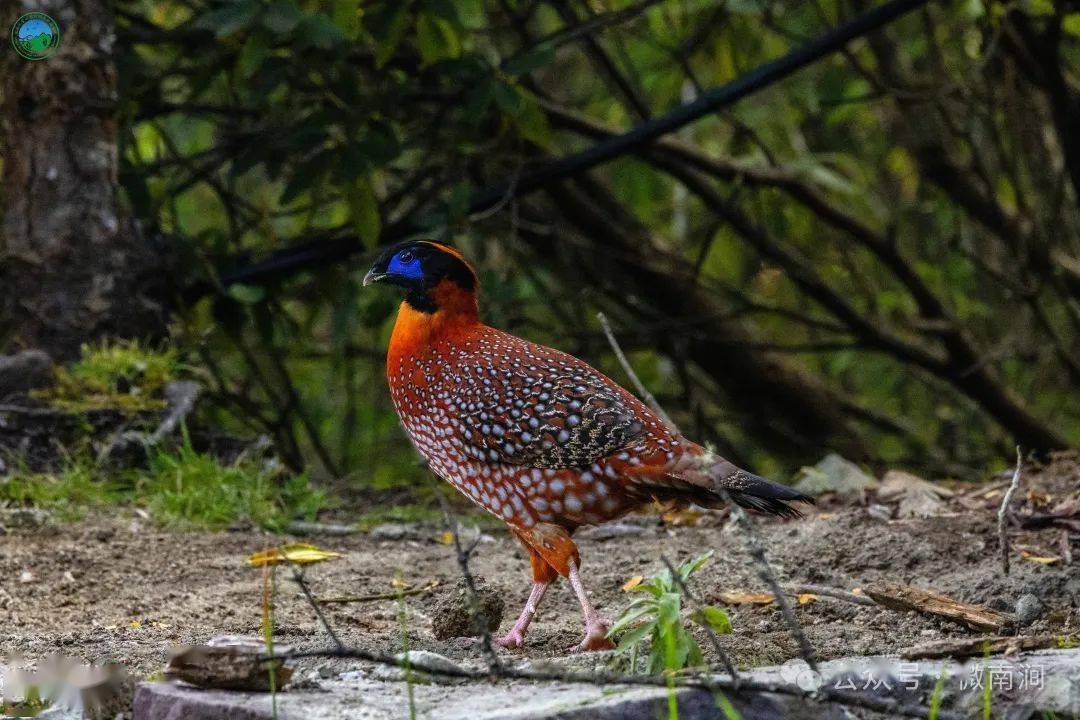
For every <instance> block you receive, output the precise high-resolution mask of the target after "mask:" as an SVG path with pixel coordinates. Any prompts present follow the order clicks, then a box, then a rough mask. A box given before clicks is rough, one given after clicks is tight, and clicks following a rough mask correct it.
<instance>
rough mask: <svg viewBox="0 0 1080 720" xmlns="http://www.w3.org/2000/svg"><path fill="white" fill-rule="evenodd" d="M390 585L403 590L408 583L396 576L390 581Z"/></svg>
mask: <svg viewBox="0 0 1080 720" xmlns="http://www.w3.org/2000/svg"><path fill="white" fill-rule="evenodd" d="M390 586H391V587H394V588H397V589H398V590H404V589H405V588H407V587H409V583H407V582H405V581H404V580H402V579H401V578H399V577H396V578H394V579H393V580H391V581H390Z"/></svg>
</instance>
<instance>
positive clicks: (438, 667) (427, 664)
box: [394, 650, 461, 672]
mask: <svg viewBox="0 0 1080 720" xmlns="http://www.w3.org/2000/svg"><path fill="white" fill-rule="evenodd" d="M394 659H395V660H397V661H398V662H404V661H405V660H408V661H409V665H410V667H412V668H414V669H417V670H432V671H441V672H460V671H461V666H460V665H458V664H457V663H456V662H454V661H453V660H451V659H450V658H448V657H446V656H444V655H440V654H439V653H434V652H429V651H427V650H409V651H408V652H403V653H398V654H397V655H395V656H394Z"/></svg>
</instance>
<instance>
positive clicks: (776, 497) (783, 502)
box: [719, 469, 814, 518]
mask: <svg viewBox="0 0 1080 720" xmlns="http://www.w3.org/2000/svg"><path fill="white" fill-rule="evenodd" d="M719 484H720V487H721V488H722V489H723V490H724V491H727V494H728V495H730V496H731V499H732V500H734V501H735V502H736V503H737V504H738V505H740V506H742V507H744V508H747V509H750V510H757V511H758V512H763V513H768V514H770V515H779V516H780V517H785V518H797V517H802V512H801V511H800V510H799V509H798V508H796V507H792V506H791V505H788V503H790V502H804V503H810V504H811V505H812V504H813V503H814V498H812V497H810V496H809V495H804V494H802V493H801V492H799V491H798V490H793V489H792V488H789V487H788V486H787V485H781V484H780V483H775V482H773V481H772V480H766V479H765V478H763V477H759V476H757V475H754V474H753V473H748V472H746V471H745V470H739V469H736V470H735V472H733V473H731V474H730V475H728V476H726V477H723V478H721V480H720V483H719Z"/></svg>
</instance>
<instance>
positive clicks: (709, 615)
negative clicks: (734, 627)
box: [690, 605, 731, 635]
mask: <svg viewBox="0 0 1080 720" xmlns="http://www.w3.org/2000/svg"><path fill="white" fill-rule="evenodd" d="M690 617H691V619H692V620H694V622H696V623H698V624H699V625H704V626H706V627H708V628H710V629H711V630H712V631H713V632H714V633H716V634H717V635H727V634H728V633H730V632H731V619H730V618H729V617H728V615H727V613H726V612H724V611H723V610H721V609H720V608H718V607H714V606H712V605H706V606H705V607H703V608H701V610H699V611H698V612H695V613H694V614H693V615H691V616H690Z"/></svg>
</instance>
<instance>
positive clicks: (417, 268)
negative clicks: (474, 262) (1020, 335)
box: [364, 240, 812, 650]
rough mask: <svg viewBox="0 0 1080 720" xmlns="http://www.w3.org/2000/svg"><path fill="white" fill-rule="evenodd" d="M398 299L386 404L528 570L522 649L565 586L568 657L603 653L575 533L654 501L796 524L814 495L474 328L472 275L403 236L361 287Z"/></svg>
mask: <svg viewBox="0 0 1080 720" xmlns="http://www.w3.org/2000/svg"><path fill="white" fill-rule="evenodd" d="M375 282H384V283H392V284H394V285H398V286H400V287H401V288H403V289H404V291H405V299H404V302H402V304H401V307H400V309H399V311H398V316H397V321H396V323H395V325H394V331H393V334H392V337H391V339H390V345H389V348H388V350H387V357H386V375H387V379H388V381H389V385H390V394H391V397H392V400H393V404H394V408H395V409H396V410H397V413H398V415H399V417H400V418H401V422H402V424H403V426H404V428H405V431H406V432H407V433H408V435H409V437H410V439H411V440H412V442H413V444H414V445H415V446H416V448H417V449H418V450H419V451H420V453H421V454H422V455H423V456H424V457H425V458H426V459H427V461H428V464H429V466H430V468H431V469H432V470H433V471H434V472H435V474H436V475H438V476H440V477H441V478H443V479H444V480H446V481H447V482H449V483H450V484H451V485H453V486H454V487H455V488H457V489H458V490H459V491H460V492H461V493H463V494H464V495H465V496H466V497H468V498H469V499H470V500H472V501H473V502H474V503H476V504H477V505H479V506H480V507H482V508H484V509H485V510H487V511H488V512H490V513H492V514H493V515H495V516H496V517H498V518H500V519H502V520H503V521H504V522H506V524H507V525H508V526H509V529H510V532H511V533H512V534H513V535H514V536H515V537H516V538H517V539H518V540H519V541H520V542H521V544H522V545H523V546H524V548H525V550H526V552H527V553H528V555H529V559H530V561H531V565H532V576H533V585H532V590H531V592H530V593H529V598H528V601H527V602H526V603H525V608H524V609H523V610H522V612H521V615H520V617H519V618H518V619H517V622H515V623H514V625H513V627H512V628H511V629H510V631H509V632H508V633H507V634H506V636H504V637H502V638H500V639H499V640H497V642H498V644H499V645H502V646H504V647H520V646H521V645H522V644H523V643H524V641H525V633H526V631H527V630H528V628H529V623H530V622H531V621H532V618H533V615H534V614H535V613H536V610H537V607H538V606H539V604H540V601H541V600H542V599H543V597H544V593H545V592H546V590H547V588H548V586H549V585H550V584H551V583H552V582H553V581H555V580H556V579H557V578H558V577H559V576H562V577H565V578H567V580H569V582H570V585H571V587H572V588H573V590H574V593H575V595H576V596H577V599H578V602H579V603H580V604H581V610H582V613H583V614H584V617H585V637H584V639H582V641H581V642H580V643H579V644H578V645H576V646H575V647H574V648H572V650H596V649H603V648H609V647H611V646H612V643H611V641H610V640H609V639H608V638H607V630H608V623H607V621H605V620H604V619H603V618H601V617H600V615H599V614H598V613H597V612H596V610H595V609H594V608H593V606H592V603H590V602H589V598H588V596H587V595H586V593H585V588H584V586H583V585H582V582H581V576H580V567H581V557H580V555H579V554H578V549H577V547H576V546H575V544H574V541H573V540H572V539H571V535H572V534H573V532H574V531H575V530H576V529H577V528H578V527H580V526H582V525H589V524H597V523H602V522H605V521H609V520H613V519H615V518H618V517H620V516H622V515H624V514H626V513H628V512H630V511H631V510H634V509H635V508H638V507H640V506H642V505H645V504H648V503H650V502H652V501H653V500H661V501H676V502H683V503H689V502H692V503H696V504H698V505H701V506H706V507H710V506H717V505H719V504H721V503H722V502H723V501H724V499H725V498H730V499H731V500H733V501H734V502H736V503H738V504H739V505H741V506H744V507H747V508H751V509H754V510H758V511H763V512H766V513H771V514H774V515H779V516H784V517H795V516H798V515H799V514H800V513H799V512H798V510H796V509H795V508H793V507H791V506H790V505H788V503H789V502H792V501H803V502H812V500H811V499H810V498H809V497H807V496H805V495H803V494H801V493H798V492H796V491H794V490H792V489H791V488H788V487H786V486H784V485H779V484H777V483H773V482H770V481H769V480H765V479H764V478H761V477H758V476H756V475H753V474H751V473H749V472H747V471H745V470H742V469H740V468H738V467H736V466H735V465H733V464H732V463H730V462H728V461H727V460H725V459H723V458H721V457H719V456H718V455H716V454H714V453H713V452H711V451H709V450H707V449H705V448H704V447H702V446H700V445H698V444H696V443H693V442H691V441H689V440H687V439H686V438H685V437H683V436H682V435H680V434H679V433H678V432H677V431H676V430H674V429H673V428H671V427H668V426H667V425H666V424H665V423H664V421H662V420H661V419H660V418H659V417H658V416H657V415H656V413H654V412H653V411H651V410H650V409H649V408H648V407H647V406H646V405H645V404H644V403H642V402H641V401H639V400H638V399H637V398H636V397H634V396H633V395H631V394H630V393H629V392H627V391H626V390H624V389H623V388H622V387H620V386H619V385H617V384H616V383H615V382H614V381H612V380H610V379H609V378H607V377H606V376H604V375H603V374H601V373H600V372H598V371H597V370H595V369H593V368H592V367H590V366H589V365H588V364H586V363H585V362H582V361H581V360H578V359H577V358H575V357H573V356H571V355H568V354H566V353H563V352H560V351H559V350H555V349H552V348H549V347H545V346H543V345H537V344H535V343H531V342H529V341H527V340H523V339H521V338H519V337H515V336H514V335H510V334H508V333H505V332H502V331H501V330H496V329H495V328H492V327H488V326H487V325H484V324H482V323H481V322H480V320H479V313H478V305H477V286H478V281H477V277H476V273H475V272H474V271H473V269H472V267H471V266H470V265H469V263H468V262H466V261H465V259H464V257H463V256H462V254H461V253H460V252H458V251H457V250H455V249H453V248H451V247H449V246H446V245H442V244H438V243H435V242H429V241H425V240H411V241H407V242H404V243H400V244H398V245H395V246H393V247H390V248H388V249H386V250H385V251H383V252H382V253H381V255H380V256H379V257H378V259H377V260H376V262H375V264H374V265H373V266H372V268H371V270H370V271H369V272H368V273H367V275H366V276H365V277H364V285H365V286H366V285H369V284H371V283H375Z"/></svg>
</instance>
